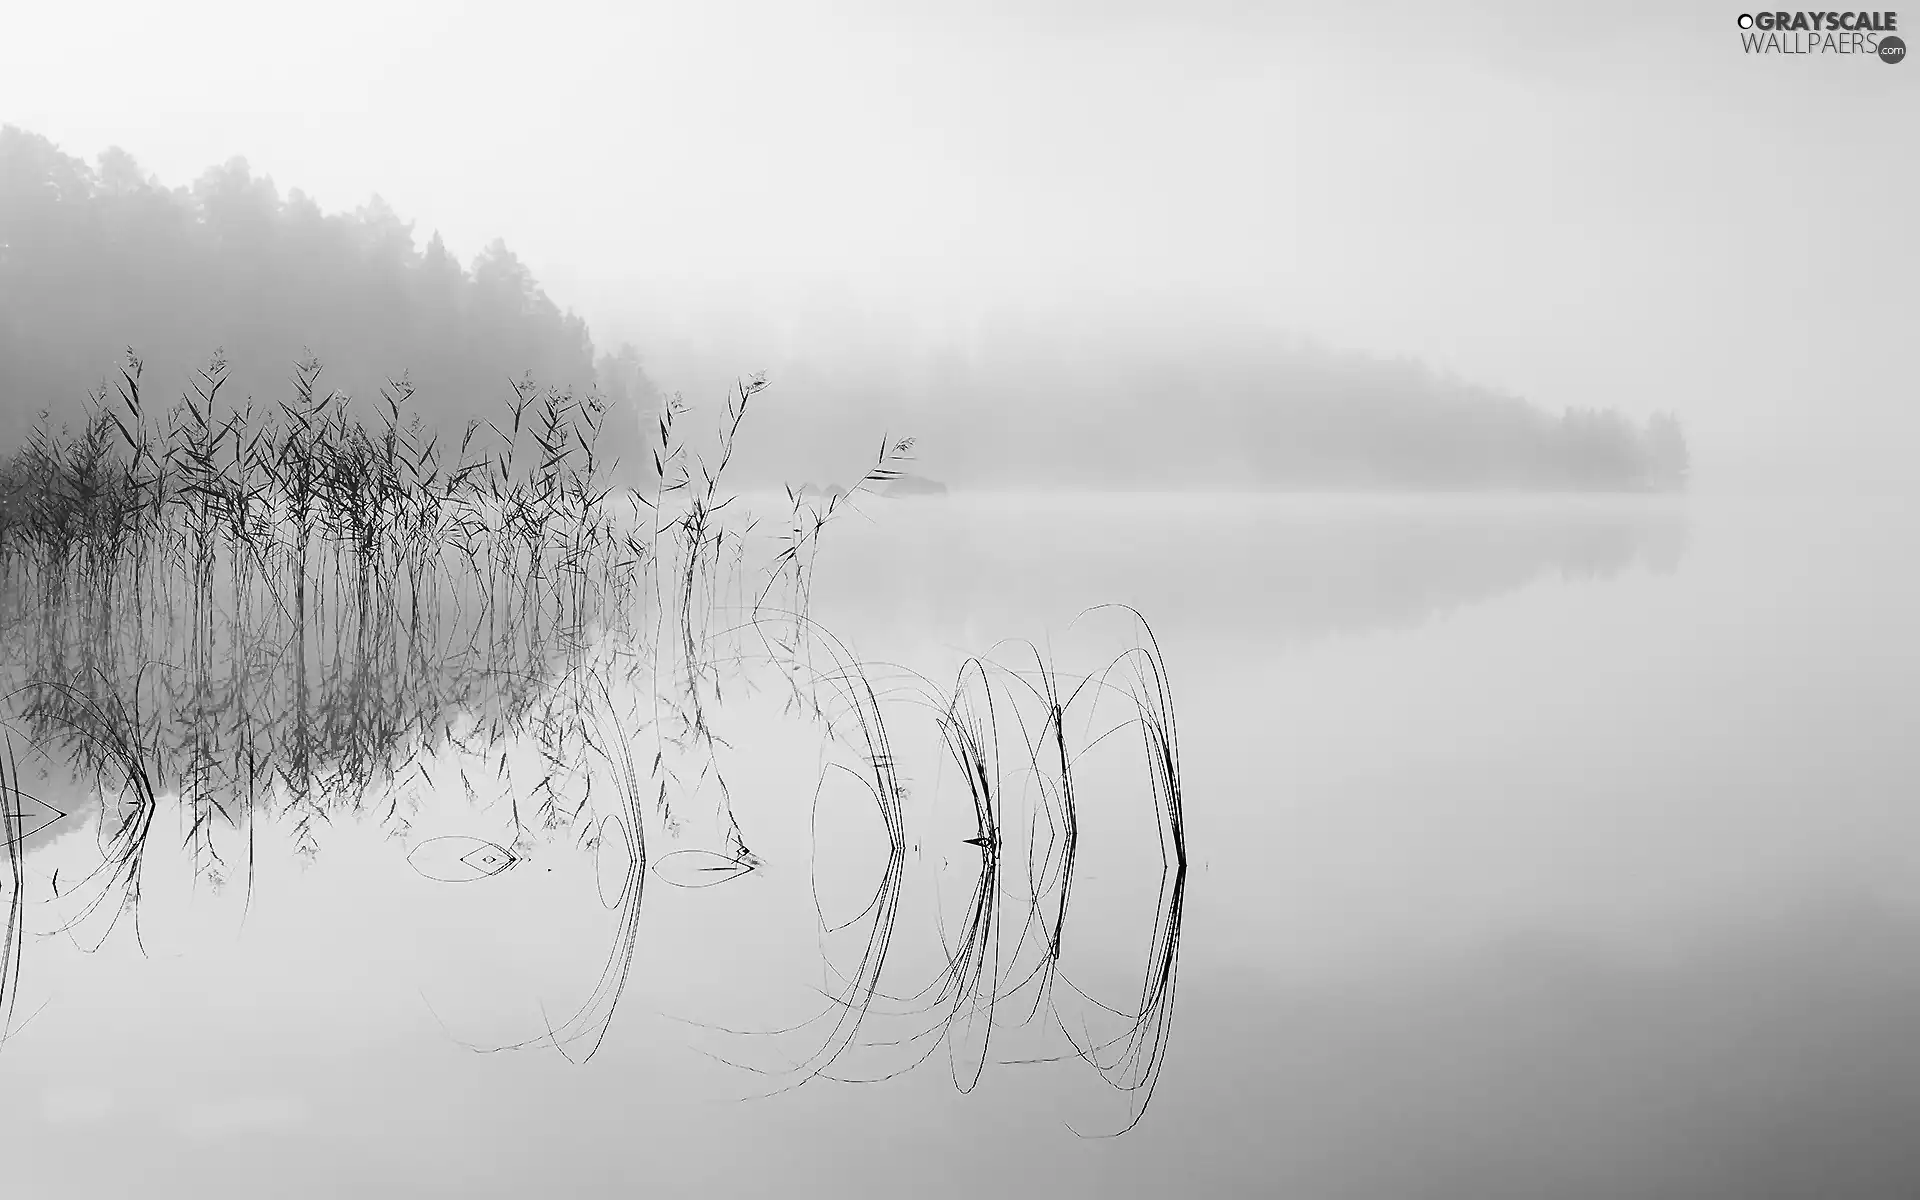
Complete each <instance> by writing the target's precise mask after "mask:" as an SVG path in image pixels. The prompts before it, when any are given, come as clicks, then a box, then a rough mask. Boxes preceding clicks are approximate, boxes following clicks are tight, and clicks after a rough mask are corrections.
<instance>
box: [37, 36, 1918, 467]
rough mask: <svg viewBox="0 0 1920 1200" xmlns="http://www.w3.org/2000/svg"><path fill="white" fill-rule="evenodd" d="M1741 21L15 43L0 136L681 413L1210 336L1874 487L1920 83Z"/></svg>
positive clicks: (1911, 306) (1901, 410) (1890, 450)
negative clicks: (1316, 343)
mask: <svg viewBox="0 0 1920 1200" xmlns="http://www.w3.org/2000/svg"><path fill="white" fill-rule="evenodd" d="M1734 15H1735V13H1734V12H1733V11H1732V10H1728V9H1726V8H1725V6H1721V5H1713V4H1685V5H1652V4H1619V5H1609V6H1604V7H1602V8H1600V9H1583V10H1580V11H1578V12H1577V13H1575V12H1573V11H1571V10H1568V11H1566V12H1559V11H1555V12H1543V11H1541V10H1540V9H1539V8H1538V7H1537V6H1527V5H1521V4H1517V3H1514V4H1494V3H1487V2H1486V0H1481V2H1480V3H1473V4H1462V5H1450V6H1447V7H1446V8H1445V9H1444V10H1432V9H1429V8H1428V7H1426V6H1418V5H1411V4H1400V5H1391V6H1373V7H1371V8H1369V9H1367V10H1365V11H1359V10H1347V9H1341V8H1337V7H1336V8H1329V7H1328V6H1308V5H1297V6H1296V5H1286V4H1230V3H1225V2H1212V3H1204V4H1197V5H1193V4H1182V5H1153V4H1145V3H1127V4H1121V5H1105V4H1090V3H1088V4H1062V3H1042V4H1022V5H982V6H974V5H966V6H933V5H880V4H858V3H853V4H840V5H807V6H799V5H776V4H765V5H758V6H754V5H741V4H737V3H729V4H712V5H699V6H669V5H649V4H620V5H608V6H604V7H600V6H570V5H551V6H543V7H542V8H541V9H540V11H539V16H538V17H537V18H535V17H533V16H531V15H529V14H528V13H527V12H526V11H525V10H524V9H522V8H519V7H517V6H508V5H487V4H479V5H464V6H456V5H448V4H431V3H423V4H417V5H409V6H406V7H405V8H404V9H400V10H395V9H393V8H392V7H391V6H380V5H351V4H349V5H341V6H337V7H334V8H330V9H329V10H328V11H327V14H326V16H325V17H324V18H320V17H318V16H314V15H310V14H307V13H305V12H295V11H294V10H281V9H270V8H261V7H260V6H256V5H240V4H234V5H196V6H186V7H179V6H176V7H172V8H167V9H155V8H153V7H151V6H147V5H133V4H127V5H106V6H100V7H90V8H88V9H87V10H85V11H84V13H82V12H81V11H80V10H66V9H61V8H59V7H57V6H52V5H39V6H33V7H30V8H25V9H19V10H16V11H15V12H13V13H11V14H10V15H9V18H8V22H9V25H8V29H7V36H6V38H5V49H4V50H0V54H3V55H4V56H5V67H6V69H5V71H4V72H0V114H3V115H4V116H5V118H6V119H7V120H11V121H15V122H17V123H19V124H22V125H24V126H26V127H27V128H30V129H33V130H36V131H38V132H41V133H44V134H45V135H46V136H48V137H50V138H52V139H53V140H54V141H55V142H57V143H59V144H60V145H61V146H62V147H63V148H64V149H66V150H67V151H68V152H70V153H75V154H79V155H81V156H83V157H88V158H91V156H92V155H93V154H95V153H97V152H98V151H99V150H102V149H105V148H106V147H107V146H108V145H115V144H117V145H122V146H124V147H126V148H127V149H129V150H131V151H133V152H134V153H135V154H136V156H137V157H138V158H139V159H140V161H141V162H142V164H143V165H145V166H146V167H148V168H149V169H151V170H153V171H155V172H157V173H158V174H159V175H161V176H162V177H163V178H164V179H166V180H167V181H169V182H182V181H185V180H188V179H191V178H193V177H195V176H196V175H198V173H199V172H200V171H201V170H203V169H204V168H206V167H207V166H208V165H209V164H212V163H217V162H223V161H225V160H226V159H227V158H229V157H231V156H234V155H245V156H246V157H247V158H248V159H249V160H250V162H252V164H253V165H254V167H255V169H256V171H259V172H263V173H265V174H268V175H271V176H272V177H273V178H275V179H276V181H278V182H279V183H280V184H281V186H282V187H286V186H298V187H301V188H304V189H306V190H307V191H308V192H309V193H311V194H313V195H314V196H315V197H316V198H317V199H318V200H319V201H320V202H321V204H322V205H323V206H324V207H327V208H330V209H333V208H337V209H347V208H352V207H354V206H357V205H359V204H361V203H363V202H365V200H366V199H367V198H368V197H369V196H370V195H372V194H375V193H378V194H379V195H381V196H382V197H384V198H385V199H386V200H387V201H388V202H389V203H391V204H392V205H393V206H394V208H395V209H396V210H397V211H399V212H400V213H401V214H402V215H403V216H405V217H406V218H407V219H409V220H412V221H414V222H415V228H416V233H417V234H418V236H419V237H420V238H421V240H423V241H424V239H425V237H426V236H427V234H428V233H429V232H431V231H433V230H439V231H440V232H441V233H442V234H443V235H444V236H445V237H446V238H447V240H448V243H449V245H450V246H451V247H452V248H453V249H454V250H455V252H456V254H457V255H458V256H459V257H461V258H462V259H464V258H466V257H468V256H470V255H472V254H473V253H474V252H475V251H477V250H478V249H479V248H480V247H482V246H483V245H485V244H486V243H487V242H488V241H489V240H491V239H492V238H494V237H505V238H506V239H507V241H508V243H509V244H510V245H512V246H513V247H514V248H515V249H516V250H517V251H518V252H519V253H520V254H521V255H522V256H523V257H524V258H525V259H526V261H527V262H528V263H529V264H530V265H531V266H532V267H533V269H534V272H535V274H536V275H537V276H538V277H539V279H540V280H541V282H542V283H543V284H544V285H545V286H546V288H547V290H548V291H549V292H550V293H551V294H552V295H553V296H554V297H555V298H556V300H557V301H558V302H559V303H561V304H562V305H563V306H570V307H573V308H575V309H576V310H577V311H579V312H580V313H581V314H582V315H583V316H585V317H586V318H587V320H588V322H589V324H590V326H591V327H592V329H593V331H594V334H595V337H596V341H597V342H599V343H600V344H601V345H603V346H607V345H612V344H614V343H616V342H617V341H620V340H624V339H631V340H632V341H634V342H635V343H636V344H637V345H639V346H641V347H642V349H643V352H644V353H645V354H646V355H647V357H648V360H649V363H650V364H651V369H652V371H653V373H654V374H655V376H656V378H658V379H659V380H660V382H661V383H662V385H663V386H665V387H667V388H668V389H669V390H673V389H676V388H679V389H682V390H685V391H686V392H687V394H688V395H689V398H691V399H697V400H700V401H709V400H711V401H714V402H717V400H718V395H717V390H718V388H719V387H720V386H722V384H721V382H720V381H723V380H726V379H730V378H732V377H733V376H734V375H736V374H743V373H750V372H752V371H754V370H760V369H765V370H768V371H769V372H771V373H772V375H773V377H774V379H775V382H776V384H777V383H778V382H779V379H780V376H781V372H782V370H783V368H784V369H787V370H788V372H789V374H791V373H792V369H793V368H795V367H796V365H797V364H800V363H805V364H808V365H810V366H813V367H816V368H820V369H823V370H827V371H829V372H830V373H831V374H832V376H833V377H834V378H835V379H839V380H844V381H845V382H846V386H849V387H851V386H853V385H854V384H855V383H857V382H858V380H859V377H860V376H861V375H862V373H863V371H865V370H866V368H867V364H868V362H869V360H871V359H872V358H874V357H876V356H882V355H884V356H899V355H901V354H902V353H903V352H904V353H907V354H908V355H912V354H914V353H918V352H920V351H921V350H922V348H929V349H930V348H938V347H942V346H946V347H951V346H955V345H959V346H963V347H964V346H965V345H967V344H968V342H969V339H970V338H972V337H973V336H974V335H975V332H976V331H977V330H978V328H979V326H980V323H981V322H982V321H989V322H992V321H999V322H1001V323H1007V322H1012V323H1014V324H1017V325H1020V326H1022V327H1026V328H1031V329H1034V330H1037V331H1039V333H1040V335H1041V336H1045V335H1046V333H1047V332H1048V331H1049V330H1051V329H1052V328H1054V327H1055V326H1056V325H1059V324H1063V323H1071V324H1074V325H1077V326H1080V327H1083V328H1085V329H1087V330H1088V331H1089V332H1088V335H1087V336H1088V337H1090V338H1091V339H1093V341H1094V342H1095V344H1096V345H1097V344H1098V341H1099V339H1100V338H1101V337H1105V338H1106V339H1107V340H1108V342H1109V343H1110V344H1111V345H1112V346H1113V348H1114V349H1115V351H1116V352H1118V351H1122V350H1124V349H1125V347H1126V346H1127V345H1128V342H1129V337H1128V332H1127V331H1129V330H1134V329H1138V328H1140V327H1142V326H1143V325H1144V326H1150V327H1155V328H1163V329H1164V328H1168V327H1175V326H1178V325H1180V324H1182V323H1185V324H1188V325H1199V326H1204V325H1207V324H1208V323H1209V322H1210V321H1212V320H1214V319H1216V318H1219V319H1224V320H1226V321H1228V322H1230V323H1231V324H1232V325H1234V326H1236V327H1243V328H1244V327H1248V326H1251V327H1252V328H1254V329H1256V330H1257V329H1262V328H1271V329H1277V330H1280V329H1283V330H1287V331H1290V332H1294V333H1299V334H1303V335H1307V336H1312V337H1317V338H1320V339H1323V340H1325V341H1326V342H1328V343H1330V344H1333V345H1337V346H1342V347H1352V348H1356V349H1362V350H1367V351H1370V352H1375V353H1379V354H1383V355H1387V356H1399V355H1409V356H1413V357H1416V358H1418V359H1420V360H1422V361H1424V362H1426V363H1428V364H1430V365H1431V366H1433V367H1434V368H1436V369H1438V370H1441V371H1444V372H1450V373H1453V374H1457V375H1458V376H1460V377H1462V378H1465V379H1468V380H1471V381H1473V382H1475V383H1478V384H1482V385H1484V386H1487V387H1490V388H1494V389H1497V390H1501V391H1505V392H1511V393H1514V394H1518V395H1520V396H1523V397H1525V398H1527V399H1528V400H1531V401H1534V402H1536V403H1539V404H1541V405H1544V406H1546V407H1547V408H1548V409H1550V410H1557V409H1558V408H1560V407H1563V406H1576V407H1612V406H1617V407H1619V408H1621V409H1623V410H1624V411H1625V412H1627V413H1628V414H1630V415H1632V416H1635V417H1639V416H1644V415H1645V414H1647V413H1649V412H1653V411H1657V410H1667V409H1670V410H1673V411H1675V412H1677V413H1678V414H1679V415H1680V417H1681V418H1682V420H1683V422H1684V423H1685V424H1686V427H1687V429H1688V431H1689V434H1690V435H1691V439H1692V442H1693V445H1694V448H1695V460H1696V463H1697V465H1698V471H1697V479H1698V484H1699V486H1702V487H1711V488H1732V489H1756V488H1760V489H1794V490H1804V489H1807V488H1817V489H1820V490H1831V489H1844V490H1860V489H1866V490H1887V489H1892V488H1901V487H1904V486H1905V484H1906V483H1907V482H1908V481H1910V479H1911V477H1912V472H1911V470H1910V469H1909V468H1908V466H1907V461H1908V455H1907V454H1906V452H1905V450H1904V449H1903V447H1904V446H1906V445H1909V444H1911V439H1912V434H1913V432H1914V425H1913V418H1912V416H1911V410H1910V406H1909V405H1906V404H1904V403H1902V397H1903V396H1904V395H1905V394H1906V392H1907V390H1908V389H1906V388H1905V387H1904V383H1903V380H1902V378H1901V372H1900V369H1899V366H1898V357H1899V350H1898V347H1899V346H1900V344H1901V342H1902V340H1903V338H1904V337H1905V336H1907V335H1909V334H1910V331H1911V330H1912V329H1914V328H1916V327H1920V289H1916V288H1915V287H1914V286H1913V285H1912V283H1911V281H1910V280H1909V279H1908V278H1907V277H1906V273H1905V272H1903V271H1901V270H1900V269H1899V268H1898V266H1897V261H1898V260H1897V256H1898V254H1899V250H1898V246H1899V245H1900V243H1901V241H1902V239H1903V237H1905V236H1906V234H1907V232H1908V229H1909V225H1910V222H1911V213H1912V212H1913V211H1915V209H1916V201H1920V166H1916V165H1915V163H1914V162H1913V160H1912V156H1911V155H1906V154H1902V153H1899V152H1897V147H1898V146H1899V145H1900V138H1901V136H1902V134H1901V130H1903V129H1905V128H1906V127H1908V126H1909V125H1910V124H1911V122H1912V120H1913V118H1914V116H1915V115H1916V114H1917V113H1920V92H1917V91H1916V88H1917V87H1920V85H1916V84H1915V82H1914V79H1913V75H1914V73H1913V72H1912V71H1911V70H1908V69H1905V68H1904V67H1901V66H1891V67H1885V66H1881V65H1880V64H1878V63H1875V62H1872V61H1862V60H1857V59H1842V58H1839V57H1837V56H1836V57H1815V58H1809V59H1805V60H1798V61H1796V60H1786V59H1780V58H1777V57H1775V58H1756V57H1750V56H1747V55H1743V54H1742V53H1741V52H1740V47H1739V43H1738V41H1737V31H1736V30H1735V27H1734V24H1733V18H1734ZM1868 67H1874V68H1878V69H1873V70H1868V69H1866V68H1868ZM1103 331H1104V332H1103ZM983 402H984V401H983ZM1051 402H1052V403H1057V404H1059V405H1063V406H1070V405H1086V406H1091V405H1094V404H1096V403H1097V402H1098V401H1097V398H1096V397H1091V396H1084V395H1072V394H1066V395H1059V396H1056V397H1055V398H1054V399H1053V400H1052V401H1051Z"/></svg>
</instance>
